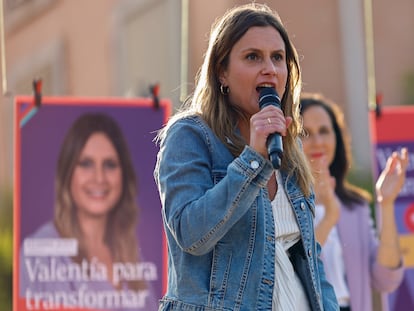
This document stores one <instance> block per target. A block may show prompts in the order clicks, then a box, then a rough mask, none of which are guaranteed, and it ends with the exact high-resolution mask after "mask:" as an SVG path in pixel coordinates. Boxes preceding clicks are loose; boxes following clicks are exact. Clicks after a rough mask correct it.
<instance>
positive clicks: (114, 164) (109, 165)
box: [104, 160, 119, 169]
mask: <svg viewBox="0 0 414 311" xmlns="http://www.w3.org/2000/svg"><path fill="white" fill-rule="evenodd" d="M104 167H105V168H107V169H116V168H118V167H119V163H118V162H117V161H115V160H106V161H105V162H104Z"/></svg>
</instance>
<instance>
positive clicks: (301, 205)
mask: <svg viewBox="0 0 414 311" xmlns="http://www.w3.org/2000/svg"><path fill="white" fill-rule="evenodd" d="M300 208H301V209H302V211H304V210H305V204H303V202H301V203H300Z"/></svg>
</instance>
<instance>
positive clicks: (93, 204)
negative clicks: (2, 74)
mask: <svg viewBox="0 0 414 311" xmlns="http://www.w3.org/2000/svg"><path fill="white" fill-rule="evenodd" d="M170 113H171V104H170V102H169V101H168V100H160V102H159V105H157V106H154V105H153V103H152V99H150V98H142V99H117V98H114V99H108V98H67V97H63V98H61V97H59V98H52V97H50V98H47V97H46V98H43V100H42V103H41V106H35V105H34V103H33V98H31V97H17V98H16V106H15V194H14V205H15V206H14V274H13V275H14V283H13V286H14V288H13V289H14V299H13V300H14V310H15V311H17V310H19V311H23V310H76V311H79V310H117V311H121V310H122V311H124V310H125V311H126V310H134V311H137V310H145V311H152V310H157V303H158V299H159V298H161V297H162V294H163V290H164V287H165V264H164V260H165V241H164V232H163V227H162V219H161V205H160V201H159V197H158V192H157V189H156V185H155V182H154V178H153V170H154V166H155V162H156V155H157V152H158V147H157V145H156V143H155V142H154V138H155V136H156V132H157V130H159V129H160V128H161V127H162V125H163V124H164V123H165V122H166V120H167V118H168V117H169V115H170Z"/></svg>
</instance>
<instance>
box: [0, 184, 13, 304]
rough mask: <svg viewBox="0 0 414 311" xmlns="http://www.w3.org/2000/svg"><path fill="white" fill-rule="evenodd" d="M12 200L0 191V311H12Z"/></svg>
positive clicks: (3, 191)
mask: <svg viewBox="0 0 414 311" xmlns="http://www.w3.org/2000/svg"><path fill="white" fill-rule="evenodd" d="M12 265H13V199H12V191H11V190H10V189H0V311H10V310H12V276H13V272H12Z"/></svg>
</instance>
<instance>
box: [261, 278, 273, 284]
mask: <svg viewBox="0 0 414 311" xmlns="http://www.w3.org/2000/svg"><path fill="white" fill-rule="evenodd" d="M263 283H265V284H267V285H272V284H273V282H272V281H271V280H268V279H263Z"/></svg>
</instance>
